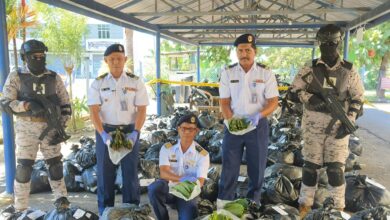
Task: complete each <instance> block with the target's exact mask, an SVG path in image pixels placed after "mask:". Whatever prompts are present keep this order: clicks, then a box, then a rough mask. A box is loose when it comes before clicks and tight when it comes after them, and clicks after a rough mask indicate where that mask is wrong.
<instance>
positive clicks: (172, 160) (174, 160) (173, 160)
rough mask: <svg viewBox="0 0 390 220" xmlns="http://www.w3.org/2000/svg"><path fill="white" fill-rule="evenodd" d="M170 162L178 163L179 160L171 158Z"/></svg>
mask: <svg viewBox="0 0 390 220" xmlns="http://www.w3.org/2000/svg"><path fill="white" fill-rule="evenodd" d="M169 162H173V163H176V162H177V160H176V159H169Z"/></svg>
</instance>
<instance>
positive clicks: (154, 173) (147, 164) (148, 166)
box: [139, 159, 160, 178]
mask: <svg viewBox="0 0 390 220" xmlns="http://www.w3.org/2000/svg"><path fill="white" fill-rule="evenodd" d="M139 165H140V170H141V173H142V176H143V177H144V178H159V176H160V169H159V166H158V162H157V161H155V160H145V159H141V160H140V161H139Z"/></svg>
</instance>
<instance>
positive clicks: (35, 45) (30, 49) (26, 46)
mask: <svg viewBox="0 0 390 220" xmlns="http://www.w3.org/2000/svg"><path fill="white" fill-rule="evenodd" d="M47 51H48V50H47V47H46V46H45V44H44V43H43V42H41V41H38V40H28V41H26V42H24V43H23V44H22V47H21V48H20V56H21V57H22V60H24V58H25V56H26V55H27V54H29V53H44V52H47Z"/></svg>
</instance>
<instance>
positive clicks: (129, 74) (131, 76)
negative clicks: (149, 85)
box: [126, 72, 139, 79]
mask: <svg viewBox="0 0 390 220" xmlns="http://www.w3.org/2000/svg"><path fill="white" fill-rule="evenodd" d="M126 75H127V76H129V77H130V78H134V79H138V78H139V77H138V76H136V75H134V74H132V73H128V72H126Z"/></svg>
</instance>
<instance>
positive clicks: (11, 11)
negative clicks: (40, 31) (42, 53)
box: [6, 0, 37, 67]
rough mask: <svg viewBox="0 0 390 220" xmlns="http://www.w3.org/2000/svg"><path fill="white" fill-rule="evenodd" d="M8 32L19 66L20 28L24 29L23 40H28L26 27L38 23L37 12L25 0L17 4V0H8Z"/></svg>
mask: <svg viewBox="0 0 390 220" xmlns="http://www.w3.org/2000/svg"><path fill="white" fill-rule="evenodd" d="M6 3H7V8H6V13H7V32H8V40H11V39H12V42H13V51H14V63H15V67H18V53H17V51H18V49H17V45H16V38H17V35H18V32H19V31H20V30H22V31H23V42H25V40H26V28H27V27H33V26H35V25H36V24H37V18H36V13H35V11H34V10H33V9H31V8H30V7H29V6H28V5H27V4H26V2H25V0H21V2H20V4H17V1H16V0H7V2H6Z"/></svg>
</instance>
